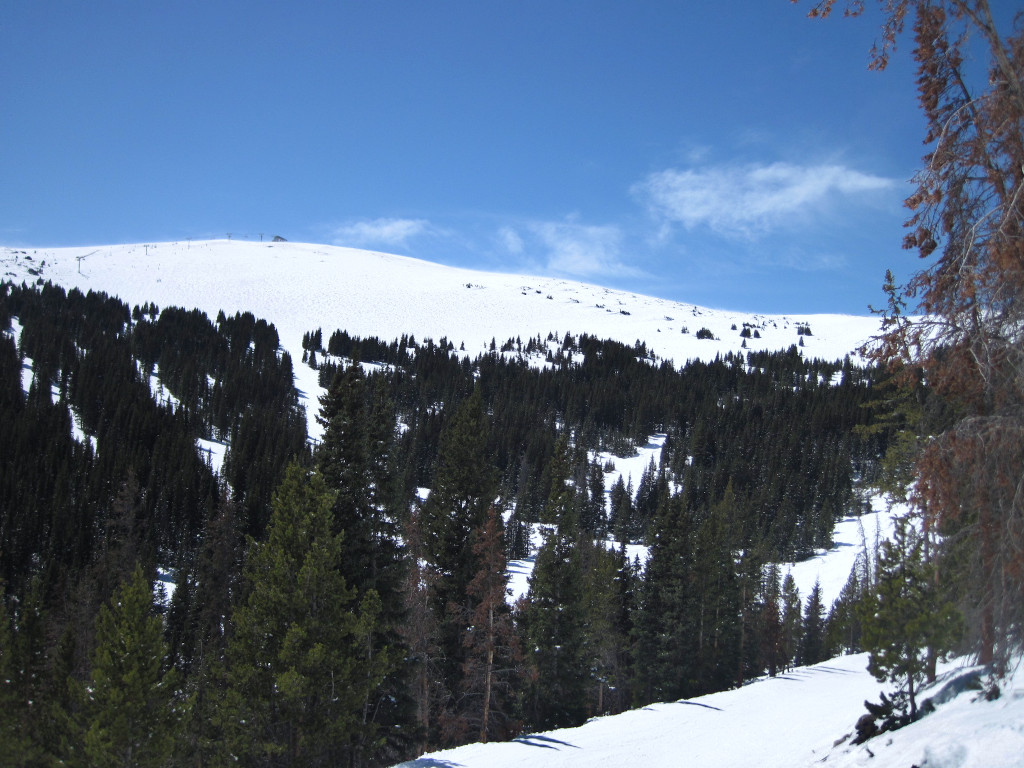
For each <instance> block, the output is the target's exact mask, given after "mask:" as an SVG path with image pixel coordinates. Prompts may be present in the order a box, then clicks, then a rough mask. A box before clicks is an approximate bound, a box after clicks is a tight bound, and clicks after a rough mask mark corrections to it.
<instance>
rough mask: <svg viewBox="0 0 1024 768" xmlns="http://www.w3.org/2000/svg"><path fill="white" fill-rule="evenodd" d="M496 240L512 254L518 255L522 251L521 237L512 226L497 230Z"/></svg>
mask: <svg viewBox="0 0 1024 768" xmlns="http://www.w3.org/2000/svg"><path fill="white" fill-rule="evenodd" d="M498 242H499V243H501V247H502V248H504V249H505V250H506V251H507V252H508V253H511V254H512V255H513V256H518V255H520V254H521V253H522V252H523V247H524V244H523V238H522V236H521V235H520V234H519V233H518V232H517V231H516V230H514V229H513V228H512V227H502V228H501V229H499V230H498Z"/></svg>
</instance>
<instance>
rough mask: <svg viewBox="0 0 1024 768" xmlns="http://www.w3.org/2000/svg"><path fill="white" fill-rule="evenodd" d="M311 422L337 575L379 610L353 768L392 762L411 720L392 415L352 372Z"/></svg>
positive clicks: (368, 652) (367, 656) (378, 393)
mask: <svg viewBox="0 0 1024 768" xmlns="http://www.w3.org/2000/svg"><path fill="white" fill-rule="evenodd" d="M317 420H318V421H319V423H320V424H321V425H323V427H324V436H323V441H322V442H321V444H320V447H319V449H318V450H317V453H316V457H315V458H316V461H317V464H318V467H319V469H320V473H321V474H322V475H323V477H324V480H325V482H326V484H327V486H328V488H329V489H330V490H331V491H332V492H333V493H334V494H335V501H334V508H333V525H334V530H335V531H336V532H338V533H343V534H344V538H343V539H342V543H341V547H342V553H343V556H342V563H341V568H342V573H343V575H344V577H345V580H346V583H347V585H348V586H349V587H350V588H352V589H354V590H355V591H356V594H357V596H362V595H365V594H367V593H370V592H373V593H376V594H377V595H378V596H379V598H380V604H381V614H380V616H379V618H378V621H377V622H376V625H375V628H374V631H373V632H372V633H371V634H370V635H369V636H367V638H366V643H365V645H364V646H363V649H362V651H363V653H364V660H365V662H366V666H365V669H366V672H367V674H368V675H379V674H381V672H383V677H382V678H381V679H380V682H379V685H376V686H369V687H367V689H366V690H367V698H366V700H365V701H364V702H363V707H362V713H361V719H362V723H361V728H360V729H359V731H358V733H359V734H360V737H361V738H362V739H364V740H365V742H364V743H360V744H359V745H355V746H354V747H353V749H354V750H355V751H356V752H357V753H358V754H357V756H356V762H357V763H359V764H362V763H364V762H367V761H372V760H373V759H374V755H377V756H379V757H383V756H384V755H385V754H386V755H388V756H389V758H390V759H391V760H392V761H394V760H398V759H401V757H403V756H404V753H405V752H406V751H407V750H408V749H409V748H410V739H411V738H412V736H411V735H410V732H411V728H410V726H411V724H412V722H413V718H414V714H413V703H412V699H411V696H410V693H409V682H408V680H409V677H410V669H409V668H408V667H409V665H408V664H407V663H405V662H404V661H403V660H404V659H406V658H408V654H407V653H406V652H405V651H404V650H403V649H402V647H401V646H402V638H401V632H400V628H401V627H402V625H403V623H404V621H405V610H404V601H403V598H402V588H403V582H404V578H405V575H404V571H405V568H406V563H405V561H404V553H403V551H402V549H401V546H400V544H399V541H400V538H399V535H398V532H399V522H400V521H401V520H402V518H403V517H404V511H403V509H402V506H403V505H402V503H401V495H400V494H399V493H398V484H397V483H395V482H394V480H393V478H394V477H395V476H396V475H397V473H396V472H395V467H394V466H393V461H392V457H393V443H394V431H395V415H394V409H393V408H392V407H391V403H390V401H389V400H388V398H387V393H386V390H385V388H384V382H383V380H382V379H380V378H378V380H377V383H376V385H374V384H373V383H372V382H371V381H367V379H366V376H365V375H364V374H363V370H362V367H361V366H359V365H352V366H349V367H348V368H347V369H346V370H345V371H344V372H342V373H339V374H338V375H337V376H336V377H335V380H334V382H333V383H332V385H331V388H330V390H329V391H328V393H327V394H326V395H325V396H324V397H323V398H322V399H321V410H320V415H319V416H318V417H317ZM381 665H383V668H382V667H381ZM381 742H382V743H381Z"/></svg>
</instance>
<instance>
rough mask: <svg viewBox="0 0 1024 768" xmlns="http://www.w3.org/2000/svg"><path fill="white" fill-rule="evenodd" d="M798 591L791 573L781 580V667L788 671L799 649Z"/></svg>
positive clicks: (799, 607) (799, 605)
mask: <svg viewBox="0 0 1024 768" xmlns="http://www.w3.org/2000/svg"><path fill="white" fill-rule="evenodd" d="M800 610H801V603H800V590H798V589H797V587H796V580H795V579H794V578H793V574H792V573H787V574H786V575H785V577H784V578H783V579H782V657H783V659H784V660H785V661H784V663H783V667H784V668H785V669H789V668H790V666H792V665H793V664H794V663H795V662H796V657H797V654H798V652H799V649H800V638H801V634H800V632H801V626H802V622H801V618H800Z"/></svg>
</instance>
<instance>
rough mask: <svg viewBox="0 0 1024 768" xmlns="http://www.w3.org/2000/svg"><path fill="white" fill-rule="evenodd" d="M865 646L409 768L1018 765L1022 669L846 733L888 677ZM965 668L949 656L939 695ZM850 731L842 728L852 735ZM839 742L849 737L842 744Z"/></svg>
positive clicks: (1022, 733) (1023, 714) (1021, 756)
mask: <svg viewBox="0 0 1024 768" xmlns="http://www.w3.org/2000/svg"><path fill="white" fill-rule="evenodd" d="M866 665H867V654H858V655H855V656H843V657H839V658H837V659H832V660H831V661H826V662H824V663H822V664H817V665H815V666H812V667H801V668H798V669H795V670H792V671H790V672H788V673H786V674H784V675H779V676H778V677H775V678H767V679H763V680H758V681H756V682H753V683H751V684H749V685H747V686H744V687H743V688H741V689H738V690H732V691H723V692H721V693H714V694H711V695H708V696H702V697H700V698H696V699H690V700H686V701H678V702H670V703H664V704H652V705H651V706H647V707H644V708H642V709H638V710H633V711H631V712H625V713H623V714H621V715H614V716H612V717H604V718H596V719H594V720H591V721H590V722H588V723H586V724H585V725H582V726H580V727H579V728H566V729H562V730H557V731H550V732H547V733H538V734H530V735H525V736H521V737H519V738H518V739H516V740H515V741H511V742H506V743H500V744H470V745H467V746H464V747H458V748H457V749H451V750H445V751H442V752H434V753H431V754H428V755H424V756H423V757H421V758H419V759H418V760H412V761H410V762H407V763H403V764H402V766H403V768H521V767H522V766H530V768H610V767H611V766H643V767H644V768H661V767H662V766H693V768H751V767H752V766H757V768H773V767H775V766H777V767H778V768H796V767H797V766H807V767H808V768H810V766H815V765H824V766H841V767H842V768H853V766H873V768H910V766H913V765H917V766H922V768H923V767H924V766H931V767H932V768H1019V767H1020V766H1021V765H1022V763H1024V670H1020V671H1019V672H1018V674H1017V675H1016V677H1015V679H1014V681H1013V683H1012V684H1011V686H1009V687H1008V688H1007V689H1006V690H1004V692H1003V695H1002V697H1001V698H999V699H998V700H996V701H992V702H977V701H974V699H975V698H976V693H974V692H970V691H968V692H965V693H962V694H961V695H960V696H958V697H957V698H955V699H953V700H952V701H950V702H948V703H946V704H942V705H940V706H939V707H938V709H937V711H936V712H935V713H934V714H932V715H929V716H928V717H926V718H924V719H922V720H920V721H919V722H917V723H915V724H914V725H911V726H908V727H906V728H904V729H902V730H900V731H896V732H892V733H886V734H883V735H881V736H880V737H878V738H876V739H873V740H871V741H869V742H867V743H866V744H862V745H859V746H853V745H850V744H849V741H850V738H852V734H853V732H854V725H855V724H856V722H857V718H859V717H860V716H861V715H862V714H864V713H865V711H866V710H865V709H864V705H863V702H864V700H865V699H870V700H873V701H876V702H877V701H878V697H879V693H880V692H881V691H882V690H883V686H882V684H880V683H878V682H876V681H875V680H874V678H872V677H871V676H870V675H869V674H868V673H867V672H866V671H865V667H866ZM959 672H960V670H959V669H958V666H957V665H955V664H951V665H947V666H946V667H945V670H944V673H943V675H942V677H941V678H940V680H939V681H938V683H937V684H936V685H935V686H934V687H932V688H930V689H928V690H926V691H925V692H924V693H923V697H924V698H928V697H930V696H933V695H934V694H935V693H936V692H938V691H939V690H941V689H942V687H943V685H944V684H945V683H946V682H948V680H950V679H951V678H953V677H955V676H956V675H957V674H958V673H959ZM844 737H845V738H844ZM836 742H841V743H838V744H837V743H836Z"/></svg>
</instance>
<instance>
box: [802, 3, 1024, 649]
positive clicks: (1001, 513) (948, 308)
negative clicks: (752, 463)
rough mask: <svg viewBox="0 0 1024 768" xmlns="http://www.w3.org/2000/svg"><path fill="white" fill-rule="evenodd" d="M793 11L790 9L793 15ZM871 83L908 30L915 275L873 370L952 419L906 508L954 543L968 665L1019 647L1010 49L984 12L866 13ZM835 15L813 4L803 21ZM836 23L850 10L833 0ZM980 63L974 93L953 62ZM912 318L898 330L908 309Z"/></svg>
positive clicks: (1019, 151)
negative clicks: (932, 400) (921, 134)
mask: <svg viewBox="0 0 1024 768" xmlns="http://www.w3.org/2000/svg"><path fill="white" fill-rule="evenodd" d="M793 1H794V2H796V0H793ZM879 6H880V8H881V10H882V12H883V14H884V22H883V27H882V38H881V43H880V45H879V44H876V47H875V49H874V50H873V51H872V59H871V67H872V68H873V69H883V68H884V67H885V65H886V63H887V62H888V57H889V54H890V53H891V52H892V51H893V50H894V49H895V46H896V41H897V38H898V37H900V35H901V34H902V33H903V32H904V28H905V26H906V25H907V24H909V25H910V26H911V28H912V30H913V38H914V43H915V47H914V51H913V55H914V59H915V61H916V62H917V67H918V70H917V74H918V79H917V85H918V98H919V102H920V105H921V108H922V110H923V112H924V114H925V117H926V119H927V125H928V129H927V133H926V136H925V144H926V145H927V147H928V153H927V154H926V155H925V157H924V166H923V168H922V170H921V171H920V172H919V173H918V174H917V176H916V177H915V179H914V182H915V183H916V185H917V188H916V190H915V191H914V193H913V194H912V195H910V197H909V198H908V199H907V201H906V205H907V207H908V208H909V209H910V217H909V219H908V220H907V222H906V227H907V230H908V232H907V235H906V236H905V238H904V247H906V248H908V249H913V250H916V251H917V252H918V254H919V256H920V257H921V258H922V259H924V260H925V265H924V266H923V267H922V268H921V269H920V270H919V271H918V272H917V273H916V274H914V275H913V276H912V278H911V279H910V280H909V282H908V283H907V285H905V286H902V287H896V286H894V285H890V286H888V290H889V294H890V300H889V310H888V312H887V313H886V317H885V320H884V325H883V334H882V335H881V336H880V337H879V338H878V339H876V340H875V342H876V343H875V344H874V345H873V346H872V347H871V348H870V351H871V353H872V355H873V357H874V359H875V360H876V361H877V362H880V363H884V364H886V365H889V366H890V367H892V368H894V369H896V370H902V371H906V372H912V371H915V372H916V371H923V372H924V375H925V379H926V381H927V382H928V384H929V385H930V386H931V387H933V388H934V389H935V391H936V392H937V393H938V394H940V395H941V396H942V397H943V398H945V399H946V401H947V402H948V403H949V404H950V406H951V407H952V408H953V409H954V412H955V413H956V418H955V419H954V420H953V422H952V423H951V425H950V426H949V427H948V428H947V429H945V430H944V431H943V432H941V433H940V434H937V435H934V436H932V437H931V439H930V440H929V441H928V444H927V447H926V448H925V449H924V451H923V452H922V454H921V456H920V459H919V462H918V484H917V489H916V501H917V502H918V506H919V507H920V508H921V510H922V511H923V512H924V513H925V514H926V515H927V516H928V517H929V522H936V523H938V524H939V525H940V527H941V529H942V530H944V531H947V532H949V533H950V535H952V536H954V537H955V538H956V539H957V540H959V541H961V542H965V543H966V545H967V546H966V547H965V551H967V552H969V558H968V565H967V571H966V575H967V581H968V584H967V589H966V593H965V594H966V597H967V600H968V601H969V604H970V605H971V606H973V611H972V612H973V616H969V618H973V622H972V624H973V626H974V629H975V639H976V642H977V650H978V653H979V656H980V658H981V660H982V661H984V662H988V661H992V660H993V659H994V657H995V655H996V653H997V651H998V650H999V649H1000V647H1001V646H1002V641H1003V640H1004V639H1008V640H1009V641H1010V643H1011V644H1012V645H1016V646H1017V647H1020V646H1021V645H1024V575H1022V574H1024V178H1022V177H1024V85H1022V83H1024V35H1022V32H1021V27H1022V16H1020V15H1018V17H1017V19H1016V20H1015V23H1014V27H1013V29H1012V30H1010V32H1009V33H1008V34H1003V33H1002V32H1001V31H1000V30H999V29H998V28H997V25H996V22H995V20H994V17H993V14H992V9H991V8H990V6H989V2H988V0H879ZM835 7H836V0H821V1H820V2H818V3H817V4H816V5H815V6H814V8H813V9H812V10H811V13H810V15H811V16H813V17H825V16H828V15H829V14H830V13H831V12H832V11H833V10H834V8H835ZM840 7H844V8H845V11H846V13H847V14H851V15H858V14H860V13H862V12H863V11H864V3H863V2H862V1H861V0H847V2H845V4H840ZM968 51H969V53H970V55H971V56H972V57H974V58H977V57H978V56H979V52H983V54H984V56H985V57H987V62H988V66H989V76H988V80H987V83H983V84H981V85H980V86H978V85H977V84H975V83H973V82H972V81H971V80H970V78H969V77H968V74H967V73H966V71H965V65H964V61H965V59H966V58H967V56H968ZM908 304H909V305H910V306H912V307H914V309H915V311H918V312H920V313H921V317H920V318H913V319H912V318H908V317H907V316H906V315H905V314H904V313H903V308H904V307H905V306H907V305H908Z"/></svg>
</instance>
